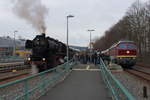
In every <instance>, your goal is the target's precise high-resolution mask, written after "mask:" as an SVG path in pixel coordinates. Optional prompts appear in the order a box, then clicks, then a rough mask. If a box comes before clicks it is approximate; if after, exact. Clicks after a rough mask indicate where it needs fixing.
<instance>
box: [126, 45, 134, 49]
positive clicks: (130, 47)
mask: <svg viewBox="0 0 150 100" xmlns="http://www.w3.org/2000/svg"><path fill="white" fill-rule="evenodd" d="M127 48H128V49H136V46H135V45H134V44H128V45H127Z"/></svg>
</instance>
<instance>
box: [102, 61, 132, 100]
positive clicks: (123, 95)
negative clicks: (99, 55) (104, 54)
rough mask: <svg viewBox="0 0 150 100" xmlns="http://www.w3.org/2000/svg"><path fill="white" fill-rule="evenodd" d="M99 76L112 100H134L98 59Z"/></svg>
mask: <svg viewBox="0 0 150 100" xmlns="http://www.w3.org/2000/svg"><path fill="white" fill-rule="evenodd" d="M99 67H100V69H101V75H102V77H103V80H104V82H105V84H106V86H107V88H108V89H109V91H110V94H111V96H112V98H113V100H135V98H134V97H133V96H132V95H131V94H130V93H129V91H128V90H127V89H126V88H125V87H124V86H123V85H122V84H121V83H120V82H119V81H118V80H117V79H116V78H115V77H114V75H112V73H111V72H110V70H108V68H107V66H106V65H105V63H104V62H103V60H102V59H100V65H99Z"/></svg>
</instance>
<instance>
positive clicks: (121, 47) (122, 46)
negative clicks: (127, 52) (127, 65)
mask: <svg viewBox="0 0 150 100" xmlns="http://www.w3.org/2000/svg"><path fill="white" fill-rule="evenodd" d="M118 48H120V49H126V48H127V46H126V44H119V46H118Z"/></svg>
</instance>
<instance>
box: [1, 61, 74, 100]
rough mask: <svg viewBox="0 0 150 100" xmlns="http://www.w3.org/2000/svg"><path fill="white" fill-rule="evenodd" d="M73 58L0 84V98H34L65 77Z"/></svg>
mask: <svg viewBox="0 0 150 100" xmlns="http://www.w3.org/2000/svg"><path fill="white" fill-rule="evenodd" d="M74 65H75V62H73V60H71V61H69V63H65V64H63V65H59V66H58V67H55V68H53V69H50V70H47V71H44V72H41V73H38V74H35V75H31V76H28V77H25V78H22V79H19V80H16V81H13V82H10V83H6V84H3V85H0V100H36V99H38V98H39V97H40V96H42V95H44V94H45V93H46V91H48V90H49V89H51V88H52V87H53V86H55V85H56V84H57V83H59V82H61V81H62V80H64V79H65V77H66V76H67V75H68V74H69V72H70V71H71V70H70V69H71V68H72V67H73V66H74Z"/></svg>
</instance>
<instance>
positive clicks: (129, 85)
mask: <svg viewBox="0 0 150 100" xmlns="http://www.w3.org/2000/svg"><path fill="white" fill-rule="evenodd" d="M113 75H114V76H115V77H116V78H117V79H118V80H119V81H120V82H121V84H122V85H123V86H124V87H125V88H126V89H127V90H128V91H129V92H130V93H131V94H132V95H133V96H134V97H135V99H136V100H150V82H148V81H146V80H143V79H141V78H138V77H136V76H134V75H132V74H129V73H127V72H125V71H122V72H117V73H115V72H113ZM144 86H146V87H147V95H148V98H144V97H143V87H144Z"/></svg>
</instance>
